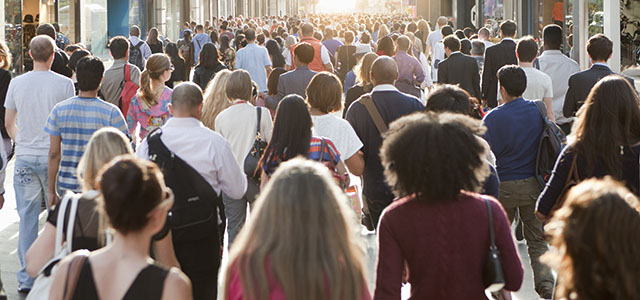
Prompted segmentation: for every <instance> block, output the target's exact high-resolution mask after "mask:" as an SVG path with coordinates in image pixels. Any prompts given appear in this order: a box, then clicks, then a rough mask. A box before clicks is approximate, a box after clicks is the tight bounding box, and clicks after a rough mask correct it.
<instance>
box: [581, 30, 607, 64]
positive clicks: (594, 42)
mask: <svg viewBox="0 0 640 300" xmlns="http://www.w3.org/2000/svg"><path fill="white" fill-rule="evenodd" d="M612 52H613V42H611V40H610V39H609V38H608V37H607V36H606V35H604V34H602V33H599V34H596V35H594V36H592V37H591V38H590V39H589V41H587V53H589V56H591V59H592V60H596V61H602V60H607V59H609V56H611V53H612Z"/></svg>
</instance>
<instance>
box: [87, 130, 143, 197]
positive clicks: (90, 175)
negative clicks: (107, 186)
mask: <svg viewBox="0 0 640 300" xmlns="http://www.w3.org/2000/svg"><path fill="white" fill-rule="evenodd" d="M122 154H133V149H132V148H131V145H130V144H129V139H128V138H127V137H126V136H125V135H124V133H122V132H121V131H119V130H117V129H115V128H113V127H103V128H100V129H98V130H97V131H96V132H94V133H93V135H91V139H90V140H89V143H88V144H87V148H86V149H85V151H84V154H83V155H82V157H81V158H80V162H78V179H79V180H80V181H81V182H82V189H83V190H84V191H85V192H87V191H90V190H95V189H97V184H96V177H97V176H98V172H99V171H100V169H102V167H103V166H104V165H106V164H107V163H108V162H110V161H111V160H112V159H113V158H114V157H116V156H119V155H122Z"/></svg>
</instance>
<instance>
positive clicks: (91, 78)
mask: <svg viewBox="0 0 640 300" xmlns="http://www.w3.org/2000/svg"><path fill="white" fill-rule="evenodd" d="M76 53H77V52H76ZM103 73H104V63H102V60H100V58H99V57H96V56H85V57H83V58H81V59H80V60H79V61H78V63H77V65H76V78H77V79H78V90H81V91H94V90H97V89H98V88H99V87H100V82H102V74H103Z"/></svg>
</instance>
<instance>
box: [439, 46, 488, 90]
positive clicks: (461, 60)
mask: <svg viewBox="0 0 640 300" xmlns="http://www.w3.org/2000/svg"><path fill="white" fill-rule="evenodd" d="M438 82H439V83H449V84H459V85H460V87H461V88H463V89H464V90H465V91H467V92H468V93H469V95H471V97H476V98H480V96H481V95H480V71H479V70H478V62H477V61H476V59H475V58H473V57H471V56H468V55H465V54H462V53H459V52H456V53H452V54H451V56H449V57H448V58H447V59H445V60H443V61H442V62H440V64H439V65H438Z"/></svg>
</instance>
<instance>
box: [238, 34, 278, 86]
mask: <svg viewBox="0 0 640 300" xmlns="http://www.w3.org/2000/svg"><path fill="white" fill-rule="evenodd" d="M245 38H246V40H247V46H246V47H244V48H242V49H240V50H238V52H237V53H236V65H235V68H236V69H244V70H247V72H249V74H250V75H251V79H253V81H255V82H256V84H258V91H259V92H262V93H266V92H267V77H268V76H269V73H271V59H269V52H268V51H267V49H265V48H264V47H260V46H258V45H256V43H255V42H256V32H255V30H253V29H248V30H247V31H246V32H245Z"/></svg>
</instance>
